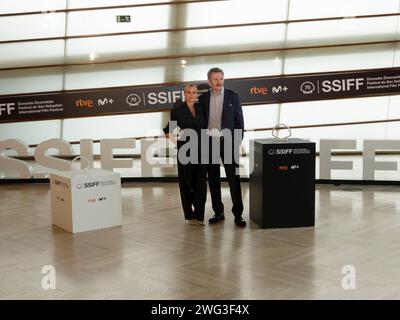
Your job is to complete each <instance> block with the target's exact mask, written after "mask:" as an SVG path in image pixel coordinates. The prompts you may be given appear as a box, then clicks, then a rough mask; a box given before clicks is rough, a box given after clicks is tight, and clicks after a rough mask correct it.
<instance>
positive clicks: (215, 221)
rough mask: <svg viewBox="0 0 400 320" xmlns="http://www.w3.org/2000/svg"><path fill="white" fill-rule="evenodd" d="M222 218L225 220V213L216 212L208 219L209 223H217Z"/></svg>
mask: <svg viewBox="0 0 400 320" xmlns="http://www.w3.org/2000/svg"><path fill="white" fill-rule="evenodd" d="M222 220H225V216H224V215H223V214H216V215H214V217H212V218H211V219H208V223H209V224H213V223H217V222H219V221H222Z"/></svg>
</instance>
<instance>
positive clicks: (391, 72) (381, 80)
mask: <svg viewBox="0 0 400 320" xmlns="http://www.w3.org/2000/svg"><path fill="white" fill-rule="evenodd" d="M193 83H195V84H197V85H198V86H199V89H200V93H201V92H204V91H206V90H208V85H207V83H206V82H204V81H194V82H193ZM185 84H186V83H175V84H163V85H159V84H158V85H146V86H130V87H117V88H100V89H88V90H80V91H64V92H50V93H43V94H40V93H37V94H29V95H7V96H0V123H1V122H19V121H33V120H48V119H65V118H79V117H91V116H102V115H118V114H131V113H144V112H155V111H167V110H170V109H172V108H173V107H174V106H175V105H176V104H177V103H179V102H180V101H182V99H183V88H184V86H185ZM225 87H227V88H230V89H233V90H235V91H237V92H238V93H239V95H240V99H241V101H242V104H243V105H257V104H272V103H286V102H301V101H315V100H330V99H343V98H358V97H369V96H375V95H393V94H400V68H387V69H373V70H361V71H360V70H358V71H346V72H326V73H313V74H301V75H287V76H271V77H257V78H240V79H226V81H225Z"/></svg>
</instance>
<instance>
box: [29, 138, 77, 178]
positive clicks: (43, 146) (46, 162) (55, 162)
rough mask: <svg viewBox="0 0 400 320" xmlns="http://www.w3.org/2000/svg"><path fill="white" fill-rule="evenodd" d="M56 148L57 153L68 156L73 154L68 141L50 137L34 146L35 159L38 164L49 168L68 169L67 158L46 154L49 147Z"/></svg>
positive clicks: (68, 162)
mask: <svg viewBox="0 0 400 320" xmlns="http://www.w3.org/2000/svg"><path fill="white" fill-rule="evenodd" d="M52 148H54V149H58V150H59V155H63V156H70V155H72V154H73V152H72V146H71V144H70V143H69V142H68V141H65V140H61V139H50V140H46V141H43V142H42V143H40V144H39V145H38V146H37V147H36V148H35V152H34V155H35V160H36V162H37V163H38V164H40V165H41V166H43V167H46V168H49V169H56V170H60V171H65V170H70V168H71V163H70V161H68V160H63V159H57V158H55V157H52V156H49V155H47V154H46V153H47V151H48V150H49V149H52Z"/></svg>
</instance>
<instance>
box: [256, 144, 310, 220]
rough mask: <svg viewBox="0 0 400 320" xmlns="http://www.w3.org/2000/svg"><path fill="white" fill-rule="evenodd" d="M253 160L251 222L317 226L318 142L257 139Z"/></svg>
mask: <svg viewBox="0 0 400 320" xmlns="http://www.w3.org/2000/svg"><path fill="white" fill-rule="evenodd" d="M250 157H252V158H251V159H250V161H254V162H253V166H254V167H253V171H252V172H251V173H250V220H252V221H253V222H255V223H256V224H257V225H258V226H259V227H261V228H293V227H311V226H314V223H315V143H314V142H310V141H309V140H302V139H288V141H280V140H277V139H255V140H254V144H253V143H252V141H251V142H250Z"/></svg>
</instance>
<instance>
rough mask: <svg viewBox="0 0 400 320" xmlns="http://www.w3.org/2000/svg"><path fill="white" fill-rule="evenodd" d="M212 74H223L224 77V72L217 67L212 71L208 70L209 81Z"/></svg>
mask: <svg viewBox="0 0 400 320" xmlns="http://www.w3.org/2000/svg"><path fill="white" fill-rule="evenodd" d="M212 73H222V75H224V70H222V69H220V68H217V67H215V68H211V69H210V70H208V72H207V78H208V80H210V79H211V74H212Z"/></svg>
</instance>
